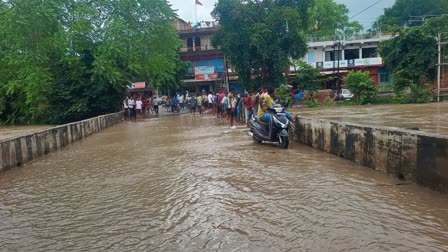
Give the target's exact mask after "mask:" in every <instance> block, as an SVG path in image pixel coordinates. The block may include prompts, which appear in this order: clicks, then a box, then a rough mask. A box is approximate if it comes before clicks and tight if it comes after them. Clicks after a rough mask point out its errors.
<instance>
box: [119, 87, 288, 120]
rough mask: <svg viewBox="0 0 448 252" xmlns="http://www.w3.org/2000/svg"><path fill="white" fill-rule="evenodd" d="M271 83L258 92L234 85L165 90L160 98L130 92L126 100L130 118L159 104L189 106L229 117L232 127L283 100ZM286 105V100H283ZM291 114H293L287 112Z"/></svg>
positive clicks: (193, 110)
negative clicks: (191, 91) (238, 90)
mask: <svg viewBox="0 0 448 252" xmlns="http://www.w3.org/2000/svg"><path fill="white" fill-rule="evenodd" d="M280 102H281V101H280V97H276V96H275V92H274V89H273V88H271V87H268V86H266V87H263V88H259V89H258V90H257V92H241V93H236V92H235V90H234V89H233V88H231V89H230V90H229V92H216V93H213V92H205V91H203V92H202V93H199V94H191V95H190V94H189V93H185V94H182V93H176V94H175V95H174V96H172V97H169V96H168V95H166V94H164V95H163V96H162V98H161V101H158V99H157V97H156V96H148V97H145V96H137V97H135V96H130V97H126V98H125V100H124V101H123V108H124V109H125V115H126V116H127V118H129V119H130V120H137V119H143V118H145V117H148V116H149V115H151V114H155V115H158V114H159V106H162V107H163V108H164V109H165V110H166V112H176V111H177V112H180V111H184V110H189V112H190V114H191V115H192V116H195V115H196V114H198V115H200V116H201V115H204V114H212V115H214V116H216V117H218V118H223V119H225V120H227V121H228V123H229V124H230V127H231V128H236V125H247V126H248V123H249V119H250V118H251V117H252V115H256V116H257V117H259V118H261V119H262V118H263V114H264V112H266V109H265V108H264V106H263V104H265V103H270V104H269V105H273V104H275V103H280ZM282 105H286V104H282ZM288 116H289V117H290V115H289V114H288Z"/></svg>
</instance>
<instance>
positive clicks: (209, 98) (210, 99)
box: [207, 92, 213, 112]
mask: <svg viewBox="0 0 448 252" xmlns="http://www.w3.org/2000/svg"><path fill="white" fill-rule="evenodd" d="M207 101H208V108H209V109H210V110H211V111H212V112H213V95H212V92H209V93H208V97H207Z"/></svg>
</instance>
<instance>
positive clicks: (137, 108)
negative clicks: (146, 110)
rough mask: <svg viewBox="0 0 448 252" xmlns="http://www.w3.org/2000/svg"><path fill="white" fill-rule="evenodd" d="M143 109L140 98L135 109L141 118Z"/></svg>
mask: <svg viewBox="0 0 448 252" xmlns="http://www.w3.org/2000/svg"><path fill="white" fill-rule="evenodd" d="M142 108H143V102H142V98H141V97H138V98H137V101H136V102H135V109H136V111H137V114H138V117H139V118H141V117H142Z"/></svg>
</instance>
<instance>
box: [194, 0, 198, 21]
mask: <svg viewBox="0 0 448 252" xmlns="http://www.w3.org/2000/svg"><path fill="white" fill-rule="evenodd" d="M197 6H198V5H197V4H196V0H195V1H194V16H195V18H196V24H197V23H198V7H197Z"/></svg>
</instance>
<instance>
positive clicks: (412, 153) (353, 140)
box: [291, 116, 448, 192]
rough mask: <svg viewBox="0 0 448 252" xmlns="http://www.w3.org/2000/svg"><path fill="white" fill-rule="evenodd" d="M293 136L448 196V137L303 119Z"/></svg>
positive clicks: (313, 145)
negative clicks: (447, 193)
mask: <svg viewBox="0 0 448 252" xmlns="http://www.w3.org/2000/svg"><path fill="white" fill-rule="evenodd" d="M291 134H292V135H293V136H292V137H293V139H294V140H295V141H297V142H299V143H303V144H306V145H309V146H312V147H314V148H316V149H318V150H321V151H325V152H328V153H331V154H333V155H336V156H339V157H342V158H344V159H348V160H351V161H353V162H356V163H358V164H360V165H363V166H366V167H369V168H372V169H374V170H378V171H381V172H384V173H387V174H391V175H393V176H395V177H397V178H400V179H403V180H405V181H409V182H413V183H417V184H419V185H423V186H426V187H430V188H432V189H435V190H438V191H442V192H448V136H445V135H439V134H434V133H427V132H421V131H417V130H406V129H401V128H392V127H378V126H368V125H359V124H355V123H346V122H338V121H330V120H323V119H317V118H306V117H300V116H299V117H297V118H296V122H295V131H294V132H291Z"/></svg>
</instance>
